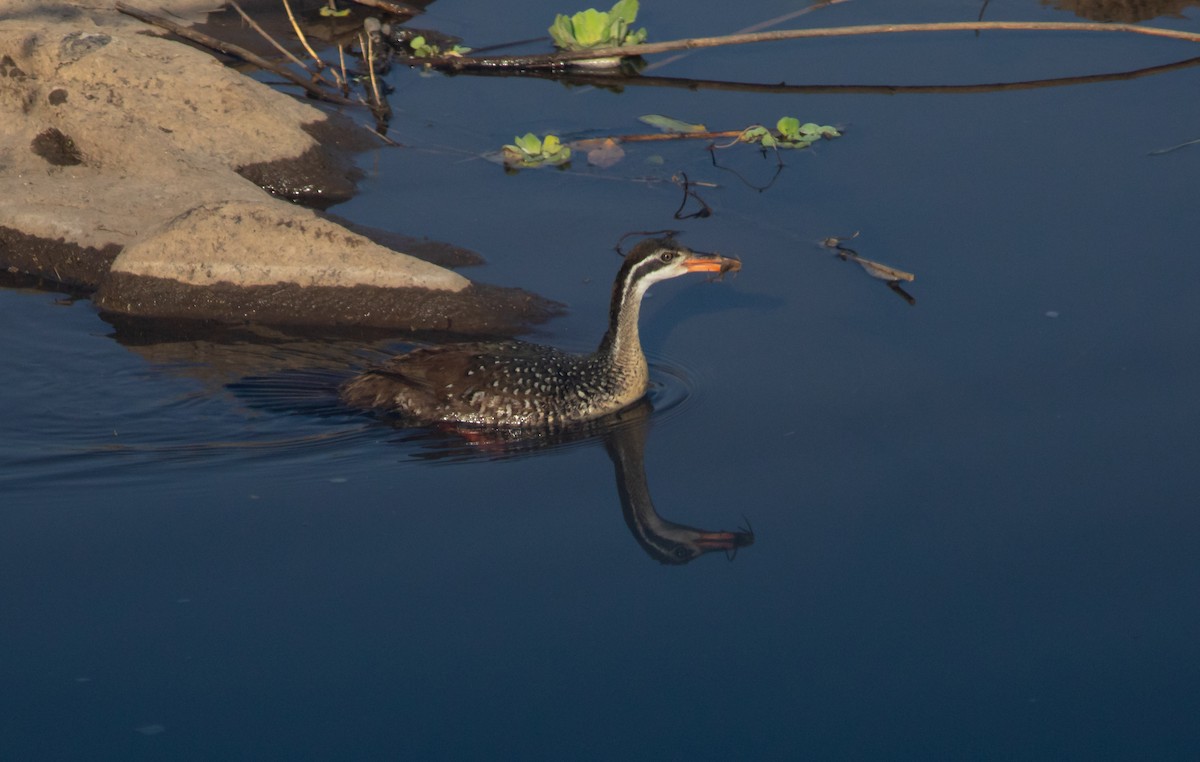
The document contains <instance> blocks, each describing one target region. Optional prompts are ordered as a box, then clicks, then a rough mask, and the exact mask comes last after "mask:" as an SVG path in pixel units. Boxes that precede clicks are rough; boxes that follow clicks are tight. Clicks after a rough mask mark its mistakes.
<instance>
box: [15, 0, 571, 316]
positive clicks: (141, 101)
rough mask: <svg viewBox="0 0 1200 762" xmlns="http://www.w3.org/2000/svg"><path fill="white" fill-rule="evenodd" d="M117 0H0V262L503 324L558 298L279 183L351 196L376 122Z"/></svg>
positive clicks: (137, 286) (119, 292) (129, 283)
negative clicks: (394, 241) (356, 224)
mask: <svg viewBox="0 0 1200 762" xmlns="http://www.w3.org/2000/svg"><path fill="white" fill-rule="evenodd" d="M114 5H115V4H113V3H109V2H106V1H105V0H75V2H69V1H66V0H63V1H60V2H48V3H39V4H37V5H36V7H35V8H32V9H31V8H30V7H29V2H28V0H0V18H3V19H4V23H3V24H0V113H2V114H4V118H2V119H0V267H3V268H7V269H8V270H10V271H12V272H23V273H28V274H31V275H34V276H37V277H40V278H45V279H47V280H52V281H55V282H58V283H62V284H64V285H68V286H72V287H76V288H79V289H83V290H93V289H98V292H97V294H96V302H97V304H98V305H100V306H101V307H102V308H103V309H105V310H110V311H113V312H117V313H120V314H126V315H133V316H140V317H159V316H163V317H172V318H186V319H198V320H234V321H237V320H266V321H274V322H276V323H281V324H288V325H300V324H307V325H321V324H330V325H345V324H352V325H362V326H377V327H387V328H393V327H403V328H405V329H406V330H410V329H411V330H438V331H442V330H452V331H456V332H458V331H471V330H476V329H478V330H483V331H485V332H489V333H490V332H492V331H493V329H499V328H500V327H501V326H503V330H510V331H517V330H521V328H522V327H526V326H527V324H528V323H529V322H536V321H540V320H544V319H546V318H547V317H548V316H549V315H551V314H555V313H556V312H557V311H558V309H559V306H558V305H555V304H554V303H552V302H548V301H546V300H542V299H540V298H538V297H535V296H534V295H532V294H528V293H526V292H523V291H520V290H517V289H499V288H494V287H484V286H478V285H472V284H471V283H470V281H468V280H467V279H465V278H463V277H462V276H460V275H458V274H456V273H453V272H451V271H449V270H445V269H443V268H440V267H436V266H434V265H432V264H429V263H427V262H424V261H421V260H419V259H416V258H413V257H409V256H407V255H406V254H402V253H400V252H397V251H394V250H391V249H387V248H384V247H382V246H379V245H377V244H375V243H372V242H371V241H370V240H368V239H367V238H364V237H363V236H361V235H358V234H356V233H353V232H351V231H349V230H347V229H346V228H344V227H342V226H340V225H338V224H336V223H335V222H333V221H330V220H328V219H322V218H319V217H318V216H316V215H315V214H314V213H313V212H311V211H309V210H306V209H303V208H300V207H297V206H295V205H293V204H289V203H286V202H284V201H280V200H278V199H276V198H272V197H271V195H269V194H268V193H267V192H266V191H264V190H263V188H267V189H268V190H270V191H272V192H273V193H275V194H276V195H277V196H280V197H283V198H288V199H292V200H299V201H303V202H305V203H309V204H311V205H313V206H318V207H324V206H328V205H329V204H330V203H333V202H335V201H338V200H342V199H345V198H347V197H348V196H349V194H351V193H352V192H353V188H354V180H355V177H356V170H355V169H354V167H353V165H352V163H351V162H350V159H349V154H347V153H346V150H347V149H348V148H353V147H354V146H353V144H354V143H356V142H360V141H363V140H374V138H372V137H371V135H370V133H369V132H368V131H366V130H362V129H361V128H359V127H358V126H357V125H355V124H353V123H352V122H351V121H350V120H349V119H346V118H345V117H339V116H338V115H336V114H332V115H331V114H329V113H327V112H324V111H320V110H318V109H316V108H314V107H313V106H311V105H309V104H308V103H305V102H303V101H301V100H298V99H296V98H294V97H292V96H290V95H287V94H284V93H281V92H278V91H276V90H273V89H271V88H270V87H268V86H266V85H264V84H262V83H260V82H258V81H256V80H253V79H251V78H249V77H246V76H244V75H243V74H241V73H239V72H237V71H235V70H234V69H231V68H229V67H227V66H224V65H223V64H221V63H220V62H218V61H217V60H216V59H215V58H214V57H213V56H211V55H209V54H208V53H206V52H203V51H200V50H197V49H195V48H193V47H190V46H188V45H184V44H181V43H178V42H174V41H171V40H169V39H165V38H163V37H160V36H156V35H157V32H154V33H151V32H152V31H154V30H151V28H149V27H147V26H146V25H144V24H142V23H140V22H137V21H134V20H133V19H130V18H128V17H126V16H123V15H121V14H118V13H117V12H116V11H115V9H114ZM155 5H156V8H158V9H160V12H162V13H165V14H182V13H195V11H196V9H197V8H201V7H204V6H208V5H210V4H208V3H203V4H198V3H197V1H196V0H174V1H172V0H159V1H158V2H156V4H155ZM176 18H178V15H176ZM191 18H193V19H194V20H198V18H199V16H198V15H193V16H192V17H191ZM347 143H349V144H350V145H346V144H347ZM416 232H419V231H416ZM110 265H111V269H110ZM206 291H210V292H211V293H207V294H206V293H205V292H206ZM272 294H275V296H272ZM280 295H286V298H282V297H281V296H280Z"/></svg>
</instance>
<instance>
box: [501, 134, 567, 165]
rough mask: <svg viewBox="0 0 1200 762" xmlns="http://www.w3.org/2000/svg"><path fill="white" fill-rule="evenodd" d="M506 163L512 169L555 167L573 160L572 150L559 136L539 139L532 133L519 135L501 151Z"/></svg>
mask: <svg viewBox="0 0 1200 762" xmlns="http://www.w3.org/2000/svg"><path fill="white" fill-rule="evenodd" d="M501 155H502V156H503V158H504V163H505V164H506V165H508V166H510V167H540V166H543V165H549V166H553V167H557V166H560V165H562V164H566V163H567V162H568V161H570V159H571V149H570V148H568V147H567V146H565V145H563V144H562V141H561V140H559V139H558V136H557V135H547V136H546V137H544V138H539V137H538V136H537V135H534V134H533V133H532V132H527V133H525V134H524V135H518V136H517V137H515V138H514V139H513V142H512V143H510V144H509V145H506V146H504V148H503V149H502V150H501Z"/></svg>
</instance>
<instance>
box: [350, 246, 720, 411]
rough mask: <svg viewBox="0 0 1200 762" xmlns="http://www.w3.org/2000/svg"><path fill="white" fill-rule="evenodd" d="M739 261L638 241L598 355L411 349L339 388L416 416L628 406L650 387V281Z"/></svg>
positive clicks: (502, 346)
mask: <svg viewBox="0 0 1200 762" xmlns="http://www.w3.org/2000/svg"><path fill="white" fill-rule="evenodd" d="M739 267H740V263H739V262H738V261H737V260H733V259H728V258H726V257H721V256H718V255H715V254H699V253H696V252H693V251H691V250H689V249H687V248H684V247H683V246H681V245H679V244H678V243H677V242H675V241H674V240H673V239H670V238H657V239H648V240H645V241H642V242H641V243H639V244H638V245H637V246H635V247H634V248H633V250H632V251H631V252H630V253H629V255H628V256H627V257H626V258H625V262H624V264H623V265H622V266H621V269H620V271H619V272H618V273H617V278H616V281H615V282H614V284H613V296H612V304H611V307H610V310H609V326H608V331H607V332H606V333H605V334H604V338H603V339H602V340H601V342H600V346H599V347H598V348H597V350H596V351H595V352H592V353H591V354H587V355H578V354H571V353H569V352H564V351H562V350H560V349H555V348H554V347H548V346H543V345H540V344H529V343H526V342H522V341H500V342H486V343H472V344H447V345H443V346H437V347H428V348H424V349H417V350H414V351H412V352H409V353H407V354H404V355H400V356H398V357H395V358H393V359H391V360H389V361H388V362H386V363H384V364H383V365H380V366H378V367H375V368H371V369H369V370H367V371H365V372H363V373H362V374H360V375H359V376H357V377H355V378H354V379H352V380H351V381H350V382H349V383H347V384H346V385H345V386H344V387H343V389H342V398H343V399H344V400H345V401H346V402H347V403H348V404H350V405H352V406H355V407H361V408H368V409H376V410H383V411H387V412H391V413H395V414H397V415H399V416H401V417H403V418H405V419H408V420H411V421H413V422H415V423H435V422H441V421H445V422H453V423H465V424H472V425H478V426H493V427H510V428H517V427H529V428H536V427H548V428H559V427H562V426H567V425H570V424H572V423H579V422H583V421H588V420H592V419H595V418H599V417H601V416H603V415H607V414H609V413H612V412H615V411H617V410H620V409H621V408H624V407H626V406H628V405H631V404H633V403H634V402H636V401H637V400H639V399H641V398H642V396H644V395H645V393H646V389H647V387H648V384H649V372H648V368H647V366H646V356H645V355H644V354H643V352H642V347H641V342H640V340H639V338H638V313H639V310H640V305H641V301H642V296H644V295H645V293H646V289H648V288H649V287H650V285H651V284H652V283H656V282H658V281H660V280H665V279H667V278H674V277H677V276H679V275H684V274H686V273H688V272H716V273H724V272H728V271H731V270H737V269H739Z"/></svg>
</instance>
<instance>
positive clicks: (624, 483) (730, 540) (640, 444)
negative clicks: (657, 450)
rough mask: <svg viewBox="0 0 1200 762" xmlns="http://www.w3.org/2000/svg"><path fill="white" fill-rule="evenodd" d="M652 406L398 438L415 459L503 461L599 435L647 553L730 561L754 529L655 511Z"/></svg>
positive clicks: (663, 558)
mask: <svg viewBox="0 0 1200 762" xmlns="http://www.w3.org/2000/svg"><path fill="white" fill-rule="evenodd" d="M653 409H654V407H653V404H652V403H651V402H650V400H649V399H642V400H641V401H640V402H638V403H636V404H634V405H633V406H631V407H629V408H626V409H624V410H621V411H619V412H617V413H613V414H611V415H608V416H605V417H603V418H600V419H598V420H596V421H593V422H591V423H588V424H583V425H580V426H576V427H573V428H570V429H566V430H562V431H556V432H549V433H540V434H534V433H531V432H530V431H528V430H521V429H512V430H505V429H481V428H468V427H461V426H453V427H446V428H441V429H435V430H430V429H420V430H414V429H404V430H402V433H401V434H400V436H399V437H397V441H404V442H407V443H410V444H417V445H418V446H419V447H420V450H419V451H418V452H417V453H415V454H414V455H415V457H418V458H423V459H432V460H441V459H445V458H449V459H454V460H463V459H471V458H478V457H485V458H488V459H504V458H510V457H515V456H519V455H530V454H535V453H537V452H539V451H548V450H552V449H557V448H560V447H564V446H570V445H573V444H583V443H587V442H590V441H594V440H596V439H600V440H601V441H603V443H604V447H605V449H606V450H607V451H608V455H609V457H610V458H611V459H612V462H613V466H614V468H615V470H616V481H617V494H618V496H619V497H620V500H621V511H622V513H623V514H624V516H625V523H626V524H627V525H628V526H629V531H630V532H632V533H633V537H634V539H635V540H637V543H638V545H640V546H641V547H642V549H643V550H644V551H646V554H647V555H649V556H650V557H651V558H653V559H655V560H656V561H659V562H661V563H664V564H674V565H681V564H686V563H688V562H689V561H691V560H693V559H695V558H698V557H700V556H702V555H704V554H705V553H711V552H713V551H723V552H724V553H725V554H726V555H727V556H728V557H729V558H731V559H732V558H733V556H734V555H736V553H737V550H738V548H743V547H745V546H747V545H751V544H753V543H754V532H753V531H752V530H751V529H750V528H749V527H748V526H747V527H746V528H744V529H738V530H736V531H724V530H720V531H714V530H707V529H699V528H697V527H693V526H688V525H686V524H678V523H676V522H674V521H669V520H667V519H664V518H663V517H662V516H660V515H659V514H658V511H657V510H655V508H654V500H653V498H652V497H651V496H650V487H649V484H648V481H647V479H646V465H645V451H646V436H647V432H648V431H649V428H650V417H651V413H652V412H653ZM398 425H400V424H398Z"/></svg>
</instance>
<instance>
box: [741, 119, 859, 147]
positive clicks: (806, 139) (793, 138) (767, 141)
mask: <svg viewBox="0 0 1200 762" xmlns="http://www.w3.org/2000/svg"><path fill="white" fill-rule="evenodd" d="M841 136H842V133H840V132H838V130H837V128H836V127H830V126H829V125H820V124H816V123H814V122H805V123H804V124H801V123H800V120H799V119H797V118H795V117H792V116H785V117H783V118H782V119H780V120H779V121H778V122H776V123H775V132H771V130H769V129H768V128H766V127H764V126H762V125H761V124H755V125H751V126H749V127H747V128H746V129H744V130H742V133H741V134H740V135H738V138H737V139H738V142H742V143H758V144H760V145H761V146H762V147H763V148H808V147H809V146H810V145H812V144H813V143H815V142H817V141H818V140H821V139H822V138H840V137H841Z"/></svg>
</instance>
